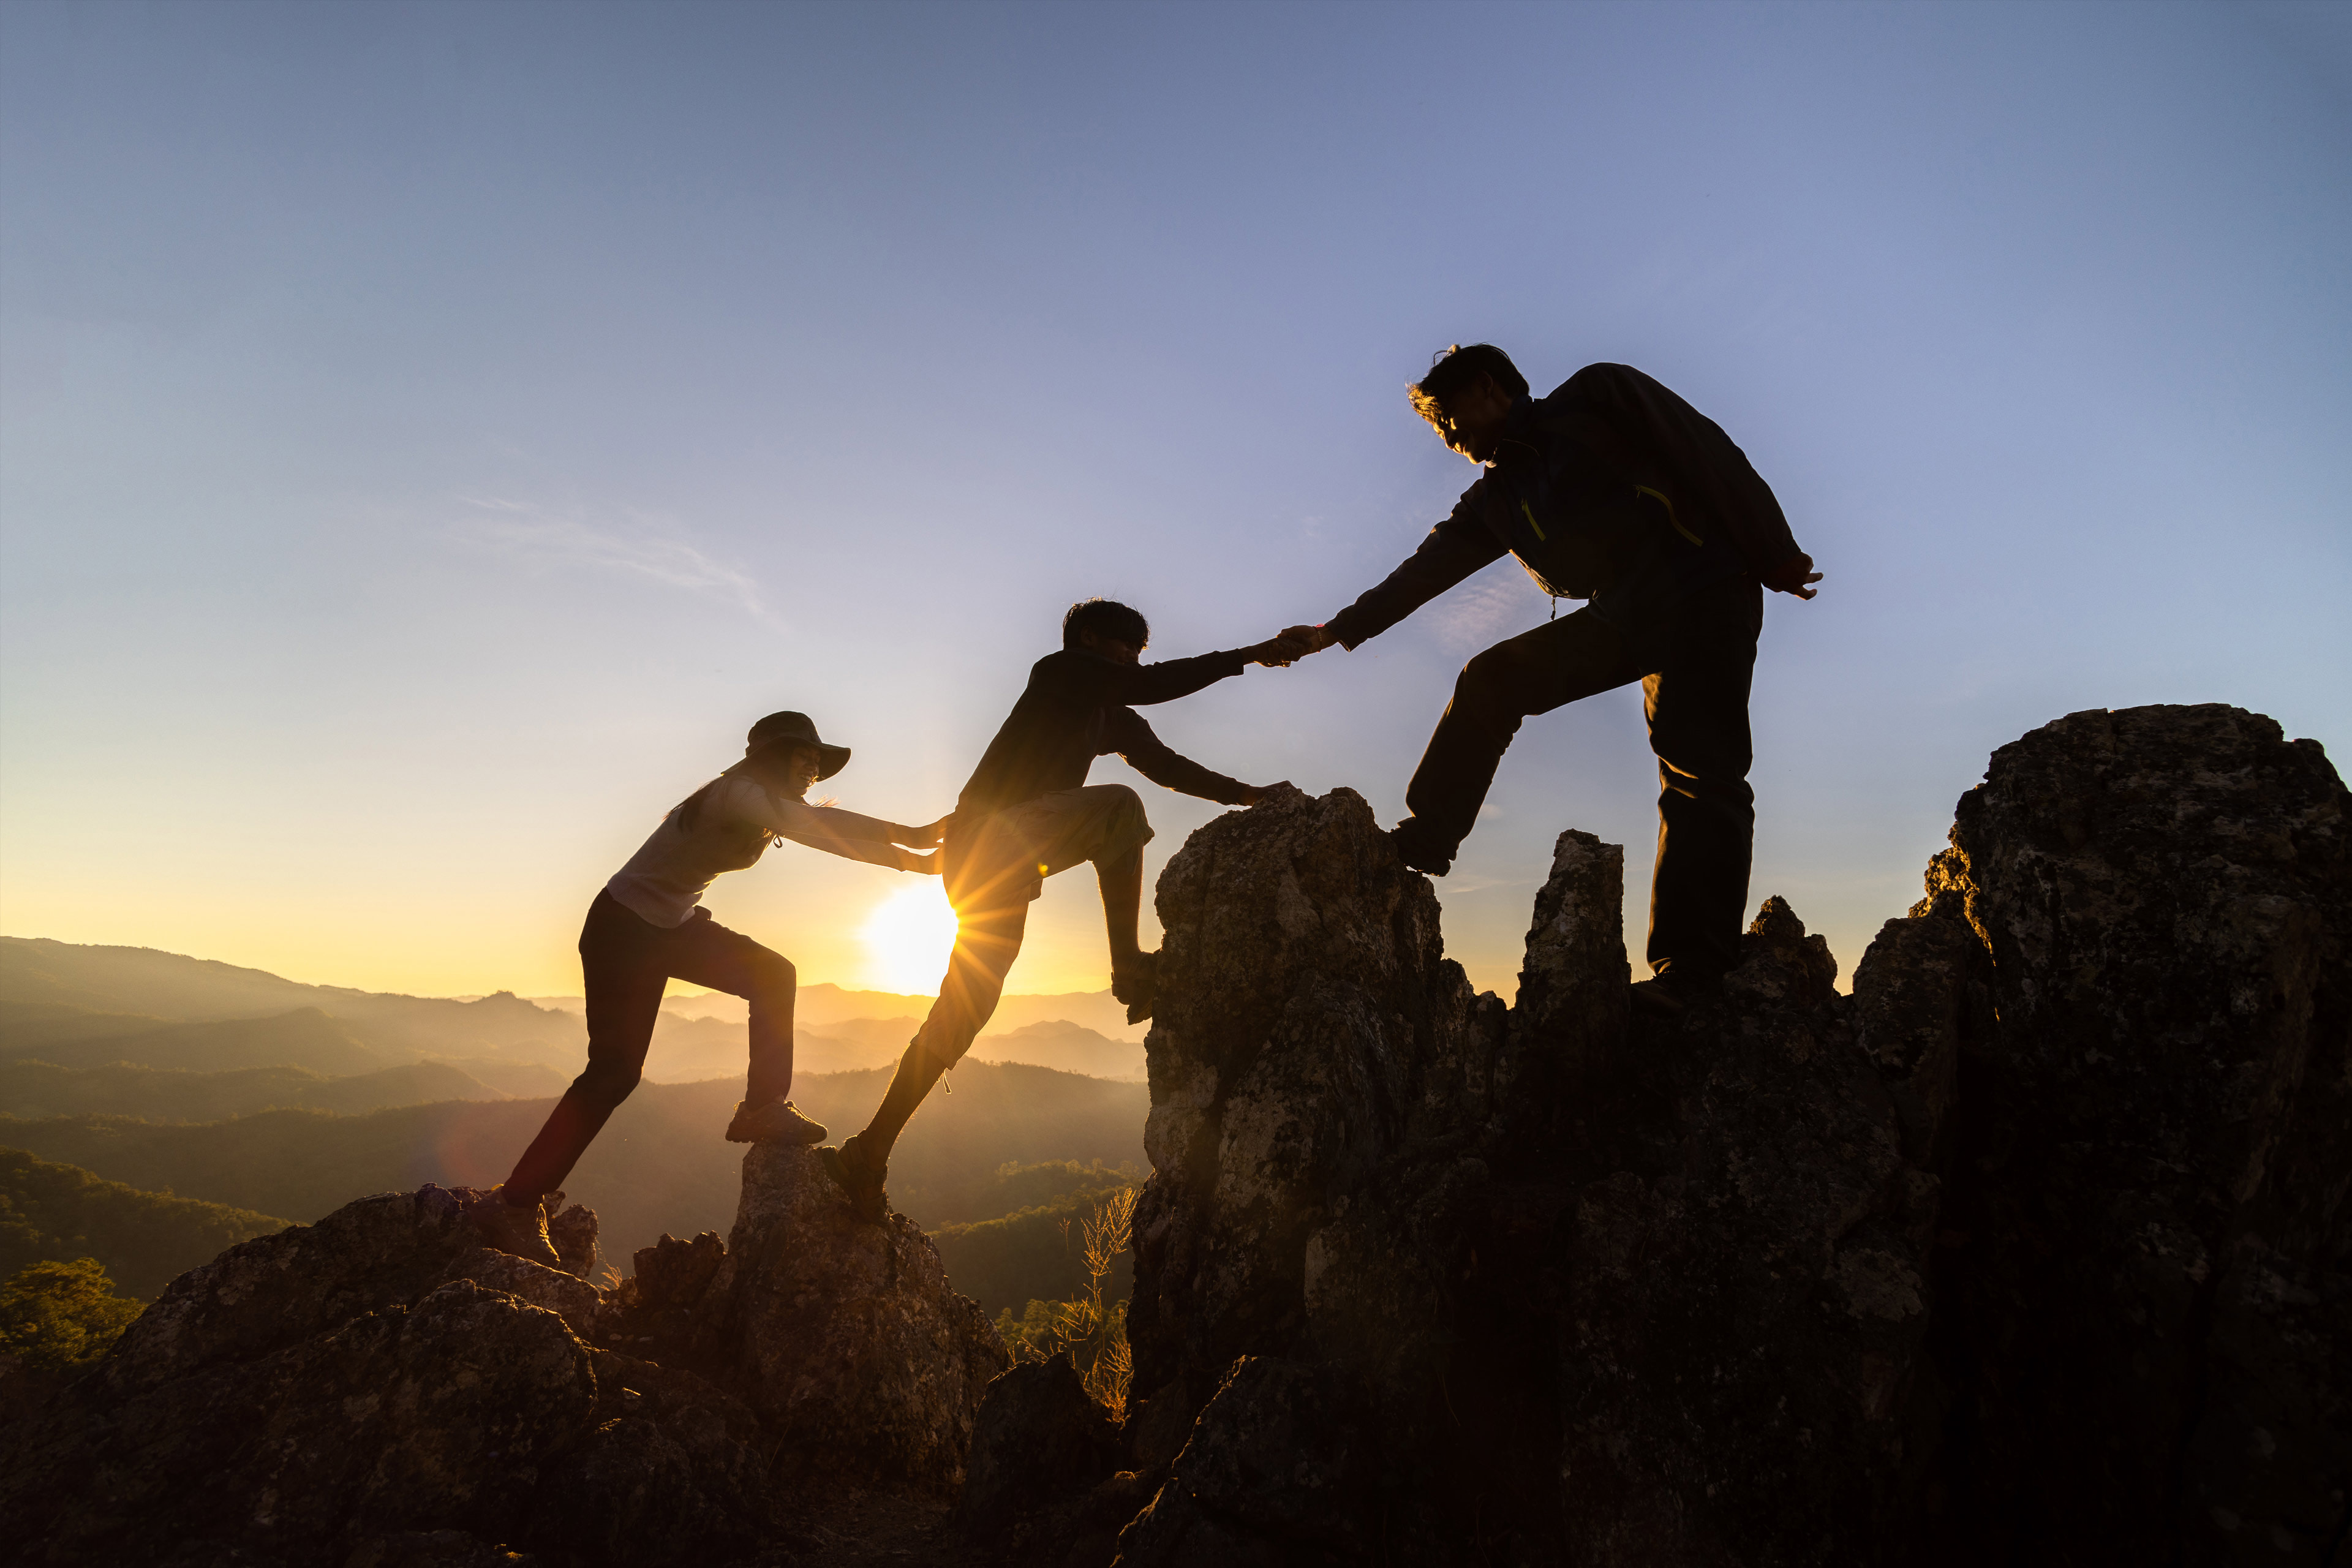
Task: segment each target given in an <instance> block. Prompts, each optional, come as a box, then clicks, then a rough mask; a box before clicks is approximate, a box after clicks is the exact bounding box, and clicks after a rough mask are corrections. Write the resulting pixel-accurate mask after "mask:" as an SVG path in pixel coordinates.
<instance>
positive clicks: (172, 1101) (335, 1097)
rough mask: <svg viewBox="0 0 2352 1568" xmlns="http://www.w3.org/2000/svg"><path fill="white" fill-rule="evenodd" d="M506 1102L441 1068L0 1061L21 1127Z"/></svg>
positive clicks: (11, 1112)
mask: <svg viewBox="0 0 2352 1568" xmlns="http://www.w3.org/2000/svg"><path fill="white" fill-rule="evenodd" d="M538 1070H542V1071H543V1070H544V1069H538ZM509 1098H511V1097H510V1096H509V1095H508V1094H507V1093H505V1092H504V1091H503V1090H500V1089H493V1088H491V1087H490V1086H489V1085H488V1084H486V1083H483V1082H482V1081H481V1080H479V1079H476V1078H474V1077H473V1076H472V1075H470V1074H468V1073H466V1072H462V1071H460V1070H459V1069H458V1068H454V1067H451V1066H449V1065H448V1064H446V1063H445V1062H409V1063H405V1064H404V1065H403V1066H400V1067H395V1068H383V1070H381V1071H379V1072H372V1073H361V1074H359V1075H357V1076H355V1077H351V1078H329V1077H325V1076H322V1075H320V1074H319V1073H315V1072H311V1071H309V1070H307V1069H305V1068H291V1067H266V1068H240V1069H237V1070H235V1071H230V1072H194V1071H189V1070H187V1069H185V1068H153V1067H142V1066H134V1065H132V1064H131V1063H129V1062H114V1063H110V1064H109V1065H108V1066H105V1067H90V1068H68V1067H58V1066H56V1065H54V1064H52V1063H49V1062H45V1061H33V1060H18V1061H0V1115H7V1116H16V1117H22V1118H25V1119H26V1120H34V1119H38V1118H44V1117H53V1116H89V1115H98V1116H135V1117H140V1118H142V1119H144V1120H146V1121H221V1120H223V1119H224V1118H226V1117H231V1116H247V1115H250V1114H252V1113H253V1112H255V1111H257V1110H333V1111H340V1112H342V1113H344V1114H347V1115H349V1114H357V1113H360V1112H363V1111H370V1110H386V1109H389V1108H391V1107H393V1106H399V1105H422V1104H427V1103H430V1102H432V1101H434V1100H506V1099H509Z"/></svg>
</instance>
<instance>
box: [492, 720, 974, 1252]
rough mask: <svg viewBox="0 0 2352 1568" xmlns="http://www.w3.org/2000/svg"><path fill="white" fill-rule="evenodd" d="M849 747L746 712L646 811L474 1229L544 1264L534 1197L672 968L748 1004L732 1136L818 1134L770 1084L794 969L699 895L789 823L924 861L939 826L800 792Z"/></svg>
mask: <svg viewBox="0 0 2352 1568" xmlns="http://www.w3.org/2000/svg"><path fill="white" fill-rule="evenodd" d="M848 761H849V748H848V747H847V746H833V745H827V744H826V743H825V742H824V741H822V740H820V739H818V737H817V732H816V726H815V724H814V723H812V722H811V721H810V720H809V718H808V716H807V715H806V714H804V713H792V712H784V713H771V714H769V715H768V716H767V717H766V718H764V719H762V720H761V721H759V722H758V723H756V724H754V725H752V726H751V734H750V736H749V737H748V738H747V741H746V743H745V745H744V748H743V756H742V758H741V760H740V761H739V762H737V763H734V764H733V765H732V766H730V767H729V768H728V769H727V770H726V771H725V772H723V773H720V774H719V776H718V777H717V778H715V779H712V780H711V781H710V782H709V784H704V785H703V786H702V787H701V788H700V789H698V790H696V791H695V792H694V793H693V794H692V795H688V796H687V797H686V798H685V799H684V800H682V801H680V802H678V803H677V805H676V806H674V807H672V808H671V809H670V811H669V812H668V813H667V815H666V816H663V817H662V819H661V825H660V826H658V827H656V828H655V829H654V831H653V837H650V838H647V839H646V842H645V845H644V847H642V848H640V849H639V850H638V851H637V852H636V854H635V855H634V856H632V857H631V858H630V859H629V863H628V864H627V865H625V866H624V867H622V868H620V870H619V871H617V872H615V873H614V876H613V879H612V880H611V881H609V882H607V883H605V884H604V889H603V890H602V891H600V892H598V893H597V895H596V898H595V900H594V901H593V902H592V903H591V904H590V905H589V906H588V921H587V924H586V925H585V926H583V928H582V930H581V932H580V970H581V976H582V981H583V986H584V988H585V990H586V991H587V994H588V1001H587V1005H588V1067H587V1070H585V1071H584V1072H583V1073H582V1074H581V1075H580V1076H579V1077H578V1078H576V1079H573V1080H572V1087H571V1088H569V1089H565V1090H564V1091H563V1098H562V1100H557V1101H556V1102H555V1109H554V1110H551V1111H550V1112H548V1116H547V1123H546V1125H545V1126H543V1127H541V1129H540V1131H539V1136H538V1137H536V1138H534V1139H532V1140H531V1142H530V1148H528V1149H526V1150H524V1151H523V1154H522V1158H521V1159H520V1160H518V1161H517V1162H516V1163H515V1168H514V1173H513V1174H512V1175H510V1176H509V1177H508V1178H507V1179H506V1181H505V1182H504V1183H503V1184H500V1185H499V1186H498V1187H496V1188H494V1189H492V1191H491V1192H490V1194H488V1196H487V1197H485V1198H483V1199H482V1200H481V1201H480V1202H478V1203H477V1204H475V1205H473V1207H472V1208H471V1209H470V1210H468V1211H467V1212H468V1215H469V1217H470V1218H471V1219H472V1220H473V1222H474V1225H475V1227H476V1228H477V1229H478V1230H479V1231H481V1232H482V1233H483V1235H484V1237H486V1238H487V1239H488V1241H489V1243H490V1244H491V1245H492V1246H493V1247H498V1248H499V1250H501V1251H504V1252H511V1253H513V1254H514V1255H515V1256H517V1257H518V1258H530V1260H531V1261H532V1262H534V1263H543V1264H545V1265H547V1266H548V1267H549V1268H555V1267H557V1258H556V1254H555V1247H554V1246H553V1245H552V1244H551V1242H550V1241H549V1240H548V1236H547V1214H546V1210H545V1207H544V1206H543V1204H542V1201H541V1200H542V1199H543V1198H544V1197H545V1195H546V1194H549V1193H551V1192H553V1191H554V1190H555V1189H556V1188H557V1187H559V1186H561V1185H562V1184H563V1178H564V1177H566V1176H568V1175H570V1174H571V1173H572V1165H573V1164H574V1163H577V1162H578V1161H579V1158H580V1156H581V1155H582V1154H583V1153H585V1152H587V1149H588V1144H589V1142H591V1141H592V1140H593V1139H594V1137H595V1136H596V1134H597V1132H598V1131H601V1130H602V1129H603V1127H604V1121H605V1119H606V1118H608V1117H610V1116H611V1115H612V1114H613V1112H614V1110H615V1109H616V1108H618V1106H619V1105H620V1103H621V1101H622V1100H626V1099H627V1098H628V1097H629V1094H630V1091H631V1090H633V1089H635V1088H636V1087H637V1079H638V1077H639V1075H640V1074H641V1073H642V1072H643V1070H644V1068H645V1065H646V1047H648V1046H650V1045H651V1044H652V1043H653V1036H654V1025H655V1023H656V1020H657V1019H658V1018H659V1017H660V1015H661V1000H662V993H663V991H664V990H666V989H667V987H668V984H669V983H670V981H672V980H673V979H676V980H685V981H689V982H691V983H692V984H697V985H703V986H708V987H709V989H711V990H713V991H723V992H725V993H727V994H729V995H731V996H740V997H742V998H744V999H745V1000H746V1001H748V1002H750V1003H751V1025H750V1029H751V1071H750V1073H749V1074H748V1076H747V1077H746V1078H745V1079H744V1084H743V1100H742V1103H740V1105H738V1106H736V1108H735V1118H734V1120H733V1121H730V1123H728V1127H727V1139H728V1142H732V1143H801V1144H809V1143H822V1142H824V1136H825V1131H824V1128H823V1127H822V1126H820V1125H819V1124H818V1123H816V1122H814V1121H810V1120H809V1119H808V1118H807V1117H805V1116H803V1115H802V1114H801V1113H800V1110H798V1108H796V1107H795V1106H794V1105H793V1102H792V1101H791V1100H787V1099H785V1098H784V1096H785V1095H786V1093H788V1092H789V1091H790V1090H791V1089H792V1087H793V1000H794V997H795V994H796V993H797V991H798V988H799V984H800V982H799V976H798V974H797V973H795V972H794V971H793V965H792V963H791V961H790V960H788V959H786V958H785V957H784V956H783V955H782V953H777V952H769V951H768V950H767V949H766V948H764V947H762V946H761V945H760V944H759V943H758V942H753V941H752V940H751V938H750V937H748V936H744V935H742V934H740V932H736V931H729V930H728V929H727V928H726V927H725V926H723V925H720V924H719V922H718V921H715V920H712V919H711V918H710V911H709V910H707V909H705V908H703V907H702V895H703V894H704V892H706V891H707V890H708V889H709V887H710V884H711V883H712V882H713V881H714V880H716V879H718V878H719V875H720V874H721V873H724V872H728V871H740V870H742V869H744V868H746V867H749V866H751V865H754V864H756V863H757V862H758V860H759V858H760V857H761V855H762V854H763V853H765V852H766V850H767V847H768V846H769V845H770V844H772V843H781V842H782V841H783V840H785V839H791V840H792V841H793V842H794V843H797V844H804V845H806V846H808V847H810V848H812V849H822V850H824V851H825V852H826V853H827V854H832V855H839V856H842V857H843V858H846V859H851V860H865V861H869V862H871V863H872V864H874V865H877V866H887V867H890V868H893V869H894V870H899V871H930V872H936V871H937V870H938V869H939V858H938V857H937V856H935V855H918V854H916V853H914V852H913V851H912V850H911V849H908V848H902V847H901V846H904V845H912V846H915V847H929V846H930V845H934V844H937V843H938V842H939V841H940V830H941V829H942V828H943V827H944V826H946V824H945V823H943V822H935V823H932V824H930V825H929V826H923V827H908V826H903V825H901V824H899V823H896V822H884V821H882V820H880V819H879V818H877V817H871V816H859V815H858V814H857V813H856V812H854V811H843V810H841V809H839V808H838V807H835V806H829V805H809V804H808V803H807V801H806V800H804V799H803V796H805V795H807V794H808V792H809V786H810V785H812V784H815V783H816V782H817V781H818V780H819V779H828V778H831V777H832V776H833V775H834V774H835V773H839V772H840V771H841V770H842V767H843V766H844V764H845V763H847V762H848Z"/></svg>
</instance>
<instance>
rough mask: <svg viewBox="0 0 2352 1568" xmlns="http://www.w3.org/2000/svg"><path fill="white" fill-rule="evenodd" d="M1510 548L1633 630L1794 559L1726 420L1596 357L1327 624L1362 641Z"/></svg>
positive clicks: (1521, 418) (1556, 590) (1552, 582)
mask: <svg viewBox="0 0 2352 1568" xmlns="http://www.w3.org/2000/svg"><path fill="white" fill-rule="evenodd" d="M1505 552H1510V553H1512V554H1515V555H1517V557H1518V558H1519V561H1520V563H1521V564H1523V565H1525V566H1526V567H1527V569H1528V573H1529V574H1531V575H1532V576H1533V577H1534V578H1535V580H1536V584H1537V585H1538V587H1540V588H1542V589H1543V590H1544V592H1546V593H1548V594H1550V595H1555V596H1556V597H1566V598H1571V599H1591V601H1592V602H1593V609H1594V610H1595V612H1596V613H1598V614H1600V615H1601V616H1604V617H1606V618H1608V619H1610V620H1612V621H1613V622H1616V623H1618V624H1619V625H1621V626H1623V627H1625V629H1627V630H1639V629H1641V628H1642V627H1643V626H1645V625H1647V624H1648V623H1649V622H1651V621H1653V620H1654V619H1655V618H1656V617H1657V616H1658V615H1659V614H1661V613H1662V612H1663V611H1664V610H1665V609H1666V608H1668V607H1669V606H1671V605H1674V604H1675V603H1677V602H1679V601H1680V600H1681V599H1683V598H1684V597H1685V596H1687V595H1690V594H1692V593H1695V592H1696V591H1697V590H1698V589H1700V588H1704V587H1706V585H1707V584H1711V583H1716V582H1720V581H1721V580H1723V579H1724V578H1726V577H1733V576H1738V575H1739V574H1742V573H1745V574H1748V575H1749V576H1758V577H1760V576H1761V575H1762V574H1764V573H1765V572H1767V571H1769V569H1771V568H1772V567H1774V566H1777V565H1779V564H1780V563H1781V562H1783V561H1785V560H1787V559H1788V558H1789V557H1790V556H1791V555H1794V554H1796V553H1797V542H1796V540H1795V539H1794V538H1793V537H1792V536H1791V535H1790V532H1789V521H1788V519H1786V518H1785V517H1783V516H1781V514H1780V502H1779V501H1778V500H1774V499H1773V495H1772V489H1771V487H1770V486H1769V485H1767V484H1766V483H1765V482H1764V481H1763V479H1761V478H1760V477H1759V476H1758V474H1757V472H1756V470H1755V468H1752V467H1751V466H1749V464H1748V455H1747V454H1746V453H1744V452H1742V451H1741V450H1740V449H1739V448H1738V447H1737V446H1735V445H1733V444H1732V440H1731V437H1728V436H1726V435H1725V434H1724V433H1723V429H1722V427H1721V426H1718V425H1717V424H1716V423H1715V421H1713V420H1712V419H1709V418H1708V417H1707V416H1705V415H1704V414H1701V413H1700V412H1699V411H1698V410H1697V409H1696V408H1693V407H1692V406H1691V405H1689V404H1687V403H1685V402H1684V401H1683V400H1682V399H1681V398H1679V397H1677V396H1675V395H1674V394H1673V393H1672V392H1670V391H1668V390H1667V389H1666V388H1665V387H1664V386H1662V385H1660V384H1658V383H1657V382H1655V381H1653V380H1652V379H1650V378H1649V377H1648V376H1646V375H1643V374H1642V373H1641V372H1640V371H1638V370H1635V369H1633V367H1632V366H1631V365H1622V364H1591V365H1587V366H1585V367H1584V368H1583V369H1582V370H1580V371H1578V372H1577V373H1576V374H1574V375H1572V376H1570V378H1569V379H1568V380H1567V381H1566V382H1565V383H1563V384H1561V385H1560V386H1559V389H1558V390H1556V391H1554V392H1553V393H1552V394H1551V395H1550V396H1549V397H1546V398H1544V399H1542V400H1541V401H1540V402H1538V401H1535V400H1532V399H1528V398H1524V397H1523V398H1521V399H1520V400H1519V403H1518V405H1517V407H1516V408H1514V409H1513V410H1512V411H1511V416H1510V420H1509V423H1508V424H1507V426H1505V430H1504V436H1503V440H1502V442H1501V445H1500V447H1499V449H1498V451H1497V452H1496V458H1495V461H1494V464H1493V466H1492V467H1490V468H1488V469H1487V470H1486V473H1485V474H1484V475H1482V476H1481V477H1480V478H1479V479H1478V481H1477V482H1476V483H1475V484H1474V485H1472V486H1471V487H1470V488H1469V489H1466V490H1465V491H1463V492H1462V499H1461V500H1459V501H1458V502H1456V503H1455V504H1454V512H1453V515H1451V516H1450V517H1448V518H1447V519H1446V520H1445V521H1444V522H1441V523H1439V524H1438V525H1437V526H1436V527H1435V528H1433V529H1432V530H1430V532H1429V537H1428V538H1427V539H1425V540H1423V541H1422V543H1421V548H1420V549H1418V550H1416V551H1414V552H1412V555H1410V556H1408V557H1407V558H1406V560H1405V562H1404V563H1403V564H1402V565H1401V566H1399V567H1398V568H1397V569H1396V570H1395V571H1394V572H1391V573H1390V574H1389V575H1388V577H1387V579H1386V580H1385V581H1383V582H1382V583H1381V584H1379V585H1378V586H1377V587H1374V588H1372V589H1371V590H1370V591H1369V592H1368V593H1366V594H1365V595H1363V596H1362V597H1361V598H1360V599H1358V600H1357V601H1356V602H1355V603H1354V604H1352V605H1349V606H1348V607H1347V608H1346V609H1344V610H1342V611H1340V612H1339V614H1338V615H1336V616H1332V617H1331V619H1330V621H1329V622H1328V630H1329V631H1330V632H1331V633H1332V634H1333V635H1334V636H1335V637H1338V638H1339V641H1340V642H1342V643H1344V644H1346V645H1347V646H1348V647H1355V646H1356V645H1357V644H1359V643H1360V642H1362V641H1364V640H1365V639H1366V638H1367V637H1377V636H1379V635H1380V634H1381V632H1384V631H1386V630H1388V628H1389V627H1391V626H1394V625H1396V623H1397V622H1399V621H1401V620H1402V619H1404V617H1405V616H1409V615H1411V614H1412V612H1413V611H1415V610H1417V609H1419V608H1420V607H1421V606H1422V605H1424V604H1427V603H1428V602H1429V601H1430V600H1431V599H1433V598H1435V597H1436V596H1437V595H1440V594H1443V593H1444V592H1445V590H1447V589H1448V588H1451V587H1453V586H1454V584H1456V583H1459V582H1461V581H1462V580H1463V579H1464V578H1465V577H1467V576H1469V575H1470V574H1472V573H1473V572H1475V571H1477V570H1478V569H1479V568H1481V567H1483V566H1485V565H1486V564H1487V563H1490V562H1494V561H1496V560H1499V559H1501V557H1502V556H1503V554H1504V553H1505Z"/></svg>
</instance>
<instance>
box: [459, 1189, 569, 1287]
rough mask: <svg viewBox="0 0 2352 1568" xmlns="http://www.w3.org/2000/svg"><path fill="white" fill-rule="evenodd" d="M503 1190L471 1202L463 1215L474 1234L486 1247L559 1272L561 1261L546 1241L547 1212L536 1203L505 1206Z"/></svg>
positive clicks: (552, 1246)
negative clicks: (471, 1225)
mask: <svg viewBox="0 0 2352 1568" xmlns="http://www.w3.org/2000/svg"><path fill="white" fill-rule="evenodd" d="M506 1191H507V1190H506V1188H504V1187H502V1186H499V1187H492V1188H491V1189H490V1190H489V1193H488V1195H486V1196H484V1197H480V1198H478V1199H476V1200H475V1202H474V1206H473V1207H472V1208H469V1209H467V1211H466V1217H467V1219H469V1220H471V1221H472V1222H473V1225H474V1230H475V1232H476V1234H478V1236H480V1237H481V1238H482V1243H483V1245H484V1246H486V1247H495V1248H497V1249H498V1250H499V1251H500V1252H505V1253H509V1254H511V1255H513V1256H514V1257H517V1258H521V1259H523V1260H524V1261H525V1262H528V1263H536V1264H538V1265H539V1266H540V1267H541V1268H555V1269H561V1268H562V1267H563V1259H562V1258H558V1257H557V1256H556V1255H555V1243H553V1242H551V1241H550V1240H549V1239H548V1238H547V1211H546V1209H544V1208H542V1207H541V1205H540V1204H539V1201H538V1200H537V1199H533V1200H532V1201H531V1203H530V1205H529V1206H528V1207H526V1206H524V1205H520V1204H510V1203H509V1202H507V1198H506Z"/></svg>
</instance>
